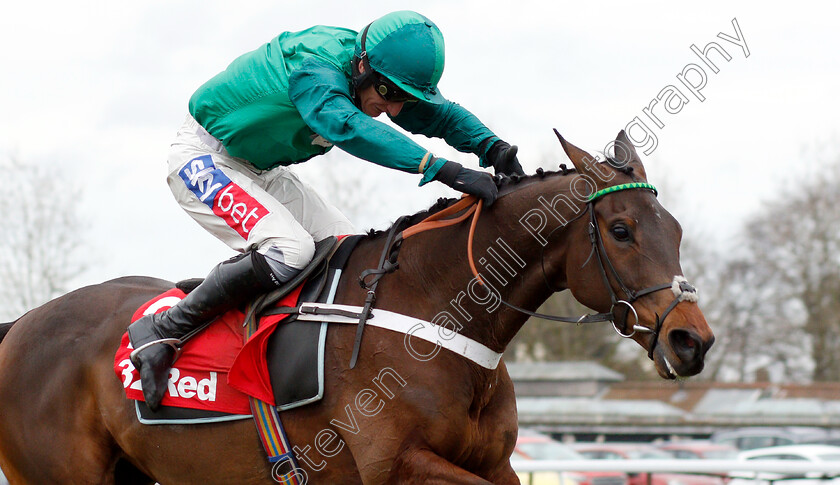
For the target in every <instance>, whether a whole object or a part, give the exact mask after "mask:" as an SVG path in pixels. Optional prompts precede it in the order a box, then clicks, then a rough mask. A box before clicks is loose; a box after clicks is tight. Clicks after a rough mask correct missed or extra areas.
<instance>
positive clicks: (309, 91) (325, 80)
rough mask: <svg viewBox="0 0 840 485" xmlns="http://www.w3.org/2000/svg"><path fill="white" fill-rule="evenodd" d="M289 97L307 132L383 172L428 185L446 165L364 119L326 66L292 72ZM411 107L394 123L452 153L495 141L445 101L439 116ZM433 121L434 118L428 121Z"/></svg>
mask: <svg viewBox="0 0 840 485" xmlns="http://www.w3.org/2000/svg"><path fill="white" fill-rule="evenodd" d="M289 97H290V99H291V101H292V103H294V105H295V107H296V108H297V109H298V112H299V113H300V115H301V117H302V118H303V120H304V122H305V123H306V124H307V125H308V126H309V127H310V128H311V129H312V131H314V132H315V133H317V134H319V135H321V136H322V137H324V138H325V139H326V140H327V141H329V142H331V143H333V144H335V145H336V146H338V147H339V148H341V149H342V150H344V151H346V152H347V153H350V154H351V155H353V156H356V157H359V158H362V159H364V160H368V161H370V162H373V163H376V164H378V165H382V166H384V167H389V168H394V169H397V170H402V171H404V172H409V173H420V174H422V175H423V178H422V180H421V182H420V185H423V184H425V183H427V182H430V181H431V180H433V179H434V177H435V175H437V173H438V171H439V170H440V168H441V167H442V166H443V165H444V164H445V163H446V162H447V160H446V159H443V158H438V157H435V156H434V155H433V154H432V153H431V152H429V151H428V150H426V149H425V148H423V147H421V146H420V145H418V144H417V143H415V142H414V141H413V140H411V139H410V138H409V137H407V136H406V135H404V134H403V133H400V132H399V131H397V130H395V129H394V128H392V127H390V126H388V125H387V124H385V123H381V122H379V121H377V120H375V119H373V118H371V117H370V116H368V115H366V114H364V113H363V112H362V111H361V110H360V109H359V108H358V107H356V105H355V104H354V103H353V98H352V94H351V92H350V87H349V83H348V80H347V78H346V75H345V74H344V73H342V72H341V71H339V70H338V69H336V68H335V67H333V66H331V65H329V64H327V63H325V62H319V61H317V60H310V61H307V62H306V63H304V65H303V66H301V68H300V69H298V70H297V71H295V72H294V73H292V75H291V76H290V78H289ZM412 104H418V105H419V104H421V103H406V105H405V107H404V108H403V109H404V110H406V109H407V110H408V111H412V112H415V111H416V114H409V115H406V116H402V115H400V116H397V117H396V118H395V119H394V121H395V123H397V124H398V125H399V126H401V127H403V128H405V129H407V130H408V131H411V132H413V133H420V134H424V135H426V136H436V137H440V138H443V139H444V140H446V141H447V143H449V144H450V145H452V146H454V147H455V148H456V149H458V150H460V151H464V152H471V153H475V154H476V155H479V153H478V152H479V151H480V149H481V148H483V149H484V150H485V151H486V149H487V146H489V145H490V144H491V143H488V144H482V143H481V142H482V141H484V140H485V139H488V138H490V137H492V138H493V140H497V139H498V138H496V137H495V135H493V133H492V132H491V131H490V130H489V129H487V128H486V127H484V125H482V124H481V123H480V122H479V121H478V119H477V118H476V117H475V116H474V115H472V114H471V113H469V112H468V111H467V110H465V109H464V108H462V107H460V106H458V105H457V104H455V103H451V102H447V103H446V108H445V109H443V110H442V111H437V110H434V111H429V110H428V109H419V110H417V107H414V106H411V105H412ZM422 104H424V105H425V104H426V103H422ZM430 106H431V105H430ZM435 116H437V117H439V119H434V120H431V119H429V118H428V117H433V118H434V117H435ZM430 121H434V122H430Z"/></svg>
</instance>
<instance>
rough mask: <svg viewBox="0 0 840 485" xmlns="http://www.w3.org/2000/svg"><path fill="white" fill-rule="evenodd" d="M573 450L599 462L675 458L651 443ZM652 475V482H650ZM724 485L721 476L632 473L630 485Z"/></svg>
mask: <svg viewBox="0 0 840 485" xmlns="http://www.w3.org/2000/svg"><path fill="white" fill-rule="evenodd" d="M572 448H573V449H574V450H575V451H577V452H578V453H580V454H581V455H583V456H585V457H587V458H594V459H599V460H672V459H674V457H673V456H671V455H670V454H668V453H667V452H665V451H662V450H660V449H658V448H657V447H655V446H653V445H652V444H649V443H576V444H574V445H572ZM648 475H650V481H649V480H648ZM675 483H679V484H680V485H723V484H724V480H723V478H722V477H719V476H712V475H693V474H687V473H648V472H642V473H630V474H629V484H630V485H647V484H651V485H673V484H675Z"/></svg>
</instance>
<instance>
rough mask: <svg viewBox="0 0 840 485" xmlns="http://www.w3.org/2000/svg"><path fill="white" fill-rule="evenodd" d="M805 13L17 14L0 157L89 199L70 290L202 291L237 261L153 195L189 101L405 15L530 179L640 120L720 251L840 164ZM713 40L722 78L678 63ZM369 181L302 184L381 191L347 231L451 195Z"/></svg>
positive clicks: (11, 31) (181, 5)
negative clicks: (283, 58)
mask: <svg viewBox="0 0 840 485" xmlns="http://www.w3.org/2000/svg"><path fill="white" fill-rule="evenodd" d="M816 4H817V2H796V3H793V4H792V3H790V2H757V1H756V2H730V1H725V2H691V3H690V4H689V3H687V2H665V1H662V2H644V1H641V2H640V1H636V2H610V3H599V2H581V1H577V2H562V1H531V0H520V1H517V2H488V1H486V0H482V1H457V0H446V1H437V0H427V1H425V2H403V1H394V2H388V3H387V7H384V5H386V3H385V2H381V1H367V0H362V1H358V0H357V1H353V2H344V1H342V2H338V1H333V0H329V1H320V2H319V1H312V0H307V1H289V0H286V1H249V0H242V1H239V2H221V1H215V0H209V1H208V0H203V1H186V2H183V1H172V0H169V1H165V2H164V1H157V0H154V1H145V2H131V3H126V2H105V1H102V2H97V1H91V0H81V1H77V2H58V1H53V2H41V1H38V0H35V1H30V2H15V3H14V5H7V6H4V11H3V15H2V17H0V64H2V66H3V75H2V76H0V157H2V158H10V157H13V158H15V159H17V160H19V161H21V162H23V163H26V164H48V165H50V166H61V167H64V169H65V170H66V173H67V175H68V176H69V183H75V184H77V185H79V186H81V187H83V189H84V199H83V201H82V209H83V211H84V213H83V216H84V219H85V220H87V222H88V224H89V227H86V228H85V229H84V230H85V231H86V233H87V236H88V241H89V244H90V251H91V254H92V255H94V257H95V259H96V261H97V268H96V270H95V271H91V272H89V273H88V274H86V275H84V276H83V277H82V278H80V284H83V283H84V284H86V283H93V282H98V281H101V280H104V279H108V278H112V277H116V276H122V275H128V274H144V275H150V276H158V277H163V278H166V279H171V280H177V279H181V278H187V277H195V276H203V275H205V274H206V273H207V271H209V269H210V268H211V267H212V266H213V265H214V264H216V263H217V262H218V261H219V260H221V259H224V258H226V257H228V256H230V255H231V254H232V253H231V252H230V250H228V249H227V248H226V247H225V246H224V245H222V244H221V243H219V242H218V241H216V240H215V239H214V238H213V237H212V236H210V235H209V234H207V233H205V232H204V231H203V230H201V229H200V228H199V227H198V226H197V225H196V224H195V223H194V222H192V220H190V219H189V218H188V217H187V216H186V215H185V214H184V213H183V212H182V211H181V209H180V208H179V207H178V206H177V204H176V203H175V202H174V200H173V198H172V196H171V194H170V193H169V189H168V188H167V186H166V183H165V177H166V173H165V172H166V153H167V150H168V146H169V144H170V142H171V141H172V138H173V137H174V134H175V131H176V130H177V128H178V127H179V126H180V124H181V123H182V121H183V119H184V116H185V114H186V110H187V101H188V99H189V97H190V95H191V94H192V92H193V91H194V90H195V89H196V88H197V87H198V86H199V85H201V84H202V83H203V82H205V81H206V80H207V79H209V78H210V77H212V76H213V75H215V74H216V73H217V72H219V71H220V70H222V69H224V68H225V66H226V65H227V64H228V63H229V62H230V61H231V60H233V59H234V58H235V57H237V56H238V55H240V54H242V53H245V52H247V51H249V50H252V49H254V48H256V47H258V46H259V45H260V44H262V43H264V42H266V41H268V40H269V39H271V38H272V37H274V36H276V35H277V34H279V33H280V32H282V31H285V30H301V29H304V28H307V27H309V26H311V25H315V24H326V25H337V26H344V27H349V28H353V29H355V30H360V29H361V28H363V27H364V26H365V25H366V24H367V23H368V22H370V21H371V20H373V19H375V18H378V17H379V16H381V15H383V14H385V13H387V12H389V11H391V10H400V9H414V10H417V11H419V12H421V13H423V14H424V15H426V16H427V17H429V18H431V19H432V20H433V21H435V22H436V23H437V24H438V26H439V27H440V28H441V30H442V31H443V34H444V37H445V40H446V69H445V72H444V75H443V79H442V81H441V84H440V87H441V90H442V92H443V94H444V95H445V96H446V97H447V98H449V99H452V100H454V101H457V102H458V103H460V104H462V105H464V106H465V107H467V108H468V109H470V110H471V111H473V112H474V113H475V114H476V115H478V116H479V118H481V119H482V120H483V121H484V122H485V123H486V124H487V125H488V126H490V127H491V129H493V130H494V131H495V132H496V133H497V134H498V135H499V136H501V137H502V138H503V139H505V140H507V141H509V142H510V143H512V144H518V145H519V146H520V160H521V161H522V162H523V165H524V166H525V168H526V170H527V171H529V172H532V171H533V170H535V169H536V168H537V167H540V166H542V167H546V168H553V167H555V166H556V163H557V162H565V161H566V160H565V156H564V155H563V154H562V150H561V149H560V146H559V144H558V143H557V141H556V139H555V138H554V135H553V133H552V131H551V130H552V128H557V129H558V130H560V132H561V133H562V134H563V135H564V136H565V137H566V138H567V139H568V140H570V141H571V142H572V143H574V144H576V145H577V146H579V147H581V148H584V149H587V150H589V151H590V152H593V153H594V152H597V151H599V150H601V149H603V148H604V146H605V145H606V144H607V143H608V142H609V141H610V140H612V139H613V138H614V137H615V135H616V133H617V132H618V131H619V130H620V129H623V128H625V127H627V126H628V124H630V123H631V122H633V121H634V119H636V118H637V117H638V121H637V123H636V125H635V127H634V128H631V131H630V132H631V136H634V138H635V139H636V140H637V141H642V140H643V139H644V138H645V136H647V137H648V140H647V146H646V147H643V148H639V150H640V153H641V152H642V151H643V150H645V149H647V150H648V154H647V155H643V156H642V159H643V161H644V162H645V164H646V166H647V169H648V175H649V179H650V181H651V182H652V183H654V184H660V185H662V186H663V187H668V189H667V190H671V193H670V194H663V197H664V198H665V200H668V201H675V202H677V203H676V204H675V205H676V207H669V208H671V209H672V212H674V213H675V215H677V217H678V218H679V219H680V220H681V222H682V223H683V225H684V226H687V229H689V230H691V229H692V228H705V229H706V230H707V231H710V232H711V233H712V235H713V236H714V237H713V241H712V242H713V243H714V244H718V245H725V244H729V243H731V242H730V241H729V240H730V239H731V236H732V235H733V234H734V233H735V232H736V230H737V226H738V223H739V222H740V221H742V220H743V219H744V218H745V217H747V216H748V215H749V214H750V213H752V212H753V211H755V210H757V209H758V208H760V207H761V204H762V201H765V200H767V199H768V198H771V197H773V195H774V191H775V190H777V189H778V188H779V187H783V186H785V185H786V184H790V183H791V181H792V180H795V178H796V177H797V176H800V175H801V176H804V175H805V174H814V175H818V173H819V162H820V161H821V158H820V157H823V156H835V157H837V156H838V153H840V119H839V118H840V96H838V94H837V88H838V87H840V54H838V47H840V33H838V28H837V25H836V24H837V18H838V13H840V7H838V6H837V5H838V4H837V3H836V2H820V3H819V5H820V6H815V5H816ZM733 19H737V20H736V23H737V24H738V27H739V28H740V35H739V33H738V32H737V31H736V28H735V26H734V25H733ZM739 37H740V41H737V40H738V38H739ZM710 42H716V43H717V44H718V45H719V46H720V47H721V48H722V49H723V50H724V51H725V52H726V55H727V56H729V57H730V59H729V60H728V61H727V60H725V59H724V58H723V57H722V56H721V54H720V53H719V52H711V53H709V59H710V61H711V62H712V63H713V64H714V65H715V67H716V68H717V69H718V72H717V73H715V72H713V70H712V68H711V67H710V66H709V65H707V64H706V63H704V61H703V60H701V59H700V57H698V55H697V54H695V53H694V52H693V50H692V48H691V46H692V45H694V46H696V47H697V48H698V49H699V50H701V51H702V50H704V49H706V46H707V45H708V44H709V43H710ZM739 44H740V45H739ZM747 53H748V54H749V55H748V56H747ZM701 69H702V76H705V86H703V87H702V89H699V90H695V92H692V91H691V90H690V89H689V88H688V87H686V85H684V84H683V83H682V82H681V81H680V79H679V78H678V75H680V74H681V73H683V72H684V71H685V80H686V82H688V83H693V84H694V85H699V84H701V81H702V78H701V74H700V70H701ZM677 92H679V94H677ZM658 96H659V97H661V98H662V100H663V101H661V102H657V103H656V104H654V105H653V107H651V104H652V103H653V102H654V101H655V100H656V98H657V97H658ZM701 98H702V99H703V100H702V101H701ZM668 99H670V105H669V108H670V109H671V111H673V113H669V112H668V111H666V108H665V105H664V101H665V100H668ZM646 110H647V112H646ZM648 112H649V113H650V114H651V115H652V116H649V115H648ZM654 117H655V118H656V119H657V120H658V122H659V123H660V124H661V125H662V126H661V127H660V126H658V125H657V124H656V122H655V121H654V120H653V118H654ZM641 123H644V128H643V127H642V125H641ZM645 129H647V130H648V131H647V133H645V131H644V130H645ZM653 136H655V137H656V143H657V144H656V147H655V149H652V148H653V147H652V145H651V143H652V142H651V141H650V137H653ZM418 140H419V141H420V142H421V143H422V144H424V145H425V146H428V147H429V148H431V149H433V150H439V153H449V152H447V151H446V149H445V148H442V147H441V146H440V145H439V144H437V143H434V142H429V141H427V140H426V139H420V138H418ZM814 151H817V152H822V153H824V155H813V154H811V152H814ZM453 158H455V159H456V160H458V161H459V162H461V163H463V164H465V165H468V166H470V165H471V166H476V164H477V161H476V159H475V158H473V157H470V156H466V155H461V156H460V157H453ZM822 161H825V160H824V159H822ZM367 168H368V166H367V165H366V164H363V163H361V162H356V161H353V160H349V159H347V156H346V155H344V154H342V153H340V151H339V150H337V149H335V150H333V152H331V154H329V155H327V156H325V157H320V159H318V160H317V161H312V162H309V163H307V164H304V166H301V170H300V173H301V175H302V176H303V177H304V178H305V179H307V180H308V181H310V182H311V183H313V184H314V185H316V186H318V185H319V183H320V181H319V179H320V178H321V177H322V175H321V174H322V173H323V172H324V171H335V172H337V173H339V174H340V173H341V172H342V171H345V173H348V172H354V173H355V172H359V171H363V170H364V171H365V174H366V176H367V177H369V179H370V180H375V181H376V183H377V185H378V186H379V187H382V190H383V191H385V190H389V191H390V192H389V193H390V194H391V195H392V196H393V197H394V200H391V201H390V202H389V203H388V205H387V207H375V208H371V210H370V211H369V212H367V213H365V214H362V215H356V216H354V220H353V222H354V223H356V224H357V225H358V226H359V229H366V228H368V227H370V226H374V227H378V228H382V227H385V226H387V225H388V223H389V222H390V221H392V220H394V219H396V217H398V216H399V215H402V214H404V213H412V212H415V211H417V210H420V209H423V208H426V207H428V206H429V205H430V204H431V202H432V201H433V200H434V199H435V198H437V197H438V196H440V195H455V193H454V192H451V191H448V189H446V188H444V187H435V185H440V184H429V185H427V186H425V187H423V188H417V183H418V182H419V177H418V176H412V175H406V174H402V173H399V172H396V171H388V170H384V169H381V168H378V167H373V170H370V171H369V174H368V171H367ZM43 196H44V197H49V196H50V194H43ZM361 197H365V198H368V197H369V196H367V195H365V194H360V198H361ZM369 198H371V199H372V200H377V198H376V197H369ZM380 200H381V199H380Z"/></svg>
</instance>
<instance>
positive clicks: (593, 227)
mask: <svg viewBox="0 0 840 485" xmlns="http://www.w3.org/2000/svg"><path fill="white" fill-rule="evenodd" d="M631 189H642V190H650V191H652V192H653V193H654V195H656V194H657V190H656V187H654V186H653V185H651V184H648V183H641V182H634V183H627V184H620V185H614V186H611V187H607V188H605V189H602V190H599V191H597V192H595V193H593V194H592V195H590V196H589V197H588V198H587V200H586V210H585V211H584V212H582V213H581V214H580V215H578V216H577V217H575V218H574V219H572V220H571V221H568V222H567V223H566V224H563V225H561V226H559V227H557V228H556V229H554V230H553V231H552V232H551V234H553V233H554V232H555V231H557V230H559V229H562V228H564V227H566V225H568V224H569V223H571V222H573V221H576V220H577V219H580V218H581V217H583V216H585V215H586V213H587V212H588V213H589V224H588V232H589V242H590V244H591V245H592V251H591V253H590V255H589V257H588V258H587V260H586V262H584V264H583V266H585V265H586V264H588V263H589V261H590V260H591V259H592V257H593V256H595V259H596V260H597V261H598V269H599V271H600V275H601V279H602V281H603V283H604V286H605V287H606V288H607V291H609V292H610V311H609V312H606V313H592V314H587V315H583V316H580V317H563V316H556V315H547V314H543V313H537V312H532V311H530V310H526V309H524V308H521V307H518V306H516V305H514V304H512V303H509V302H507V301H505V300H503V299H501V297H499V301H500V302H501V303H502V304H504V305H505V306H507V307H508V308H510V309H512V310H515V311H517V312H520V313H523V314H525V315H528V316H531V317H536V318H542V319H545V320H550V321H555V322H566V323H576V324H579V325H581V324H584V323H592V322H610V323H612V325H613V328H614V329H615V331H616V333H618V335H619V336H621V337H623V338H631V337H633V336H635V335H636V333H637V332H639V333H647V334H651V335H652V338H653V342H652V343H651V345H650V349H649V350H648V357H649V358H651V359H652V358H653V351H654V349H655V348H656V344H657V342H658V340H659V333H660V331H661V330H662V326H663V324H664V322H665V318H666V317H667V316H668V314H670V313H671V311H672V310H673V309H674V308H676V306H677V304H679V303H680V302H682V301H697V290H696V289H695V288H694V287H693V286H692V285H690V284H689V283H688V280H686V279H685V278H684V277H683V276H681V275H676V276H674V278H673V280H672V281H670V282H668V283H662V284H659V285H654V286H651V287H648V288H644V289H642V290H638V291H636V290H633V289H630V288H628V287H627V285H625V284H624V281H623V280H622V279H621V276H620V275H619V274H618V271H617V270H616V269H615V266H613V264H612V261H610V258H609V255H608V254H607V251H606V248H605V247H604V241H603V239H602V237H601V231H600V227H599V225H598V218H597V217H596V215H595V203H596V202H597V201H599V200H600V199H601V198H603V197H604V196H606V195H608V194H612V193H615V192H620V191H623V190H631ZM482 206H483V201H482V200H479V199H477V198H476V197H475V196H465V197H463V198H462V199H461V200H460V201H458V202H457V203H455V204H453V205H452V206H450V207H447V208H446V209H444V210H442V211H439V212H437V213H435V214H433V215H431V216H429V217H428V218H426V219H424V220H423V221H421V222H419V223H417V224H415V225H413V226H411V227H408V228H406V229H405V230H403V231H401V232H400V233H398V234H397V233H396V228H397V226H399V225H400V224H399V223H400V222H401V220H402V219H401V220H400V221H397V223H395V224H394V225H393V226H392V228H391V232H390V233H389V235H388V240H387V241H386V244H385V248H384V250H383V253H382V257H381V258H380V261H379V267H378V268H377V269H370V270H366V271H364V272H363V273H362V274H361V276H360V278H359V284H360V285H361V286H362V288H365V289H367V290H368V296H369V298H368V301H366V304H365V310H364V311H363V314H367V313H368V312H369V309H370V308H371V307H372V305H373V301H374V300H375V296H374V291H375V289H376V285H377V283H378V281H379V279H381V278H382V276H384V275H385V274H387V273H392V272H394V271H395V270H396V269H397V268H398V267H399V264H398V263H397V257H398V254H399V250H400V247H401V246H402V243H403V241H404V240H405V239H407V238H408V237H410V236H413V235H415V234H418V233H420V232H424V231H426V230H430V229H437V228H441V227H446V226H450V225H453V224H457V223H459V222H462V221H463V220H465V219H466V218H468V217H470V216H472V222H471V224H470V232H469V236H468V238H467V259H468V261H469V264H470V269H471V271H472V273H473V276H475V278H476V279H477V280H478V282H479V283H481V284H482V285H484V284H485V283H484V280H483V279H482V278H481V276H480V275H479V274H478V270H477V269H476V267H475V263H474V260H473V239H474V236H475V228H476V225H477V223H478V216H479V215H480V214H481V209H482ZM551 234H549V237H550V236H551ZM544 257H545V252H544V250H543V255H542V257H541V259H543V263H544ZM609 274H612V277H613V279H614V280H615V282H616V284H617V286H618V288H619V290H620V291H621V293H623V294H624V298H619V296H618V295H617V294H616V292H615V290H614V289H613V286H612V284H611V283H610V278H609ZM543 276H544V277H545V281H546V285H547V286H549V289H551V290H552V291H557V290H556V289H555V288H551V286H550V285H549V283H548V278H547V276H546V274H545V266H544V264H543ZM666 289H671V291H672V292H673V293H674V299H673V300H672V301H671V303H670V304H669V305H668V307H667V308H666V309H665V311H664V312H663V313H662V315H661V316H660V315H659V314H658V313H657V314H656V324H655V326H654V328H649V327H646V326H644V325H640V324H639V314H638V313H637V312H636V309H635V308H634V307H633V303H634V302H635V301H637V300H638V299H640V298H642V297H644V296H647V295H650V294H652V293H656V292H658V291H662V290H666ZM621 307H625V308H626V311H625V313H624V325H621V326H619V324H618V323H616V320H617V314H616V310H617V309H618V308H621ZM631 313H632V315H633V319H634V323H633V324H632V326H629V331H628V330H627V329H628V322H627V320H628V317H629V315H630V314H631ZM362 328H363V324H361V325H360V326H359V329H358V330H357V341H356V345H355V346H354V356H355V355H356V352H357V350H356V349H358V347H359V342H360V337H361V329H362ZM353 360H355V359H353Z"/></svg>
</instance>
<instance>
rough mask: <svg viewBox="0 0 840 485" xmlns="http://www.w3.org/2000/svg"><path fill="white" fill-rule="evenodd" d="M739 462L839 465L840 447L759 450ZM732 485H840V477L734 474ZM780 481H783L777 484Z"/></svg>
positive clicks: (741, 458) (822, 446)
mask: <svg viewBox="0 0 840 485" xmlns="http://www.w3.org/2000/svg"><path fill="white" fill-rule="evenodd" d="M737 459H738V460H745V461H755V460H786V461H797V462H806V461H807V462H814V463H820V462H837V463H839V464H840V446H831V445H788V446H772V447H769V448H756V449H753V450H747V451H742V452H741V453H739V454H738V458H737ZM729 476H730V478H731V480H730V481H729V485H772V484H773V483H783V484H784V485H818V484H826V483H831V484H840V474H827V473H823V472H806V473H770V472H731V473H730V474H729ZM777 480H780V481H778V482H777Z"/></svg>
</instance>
